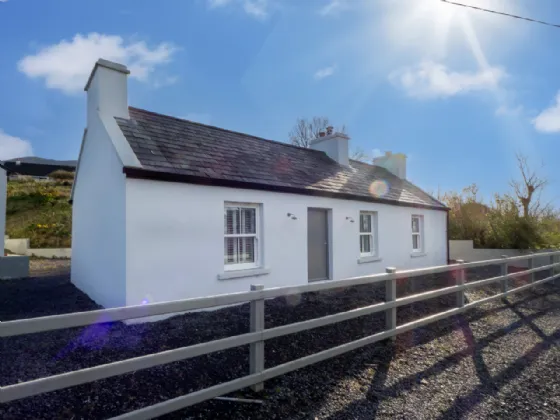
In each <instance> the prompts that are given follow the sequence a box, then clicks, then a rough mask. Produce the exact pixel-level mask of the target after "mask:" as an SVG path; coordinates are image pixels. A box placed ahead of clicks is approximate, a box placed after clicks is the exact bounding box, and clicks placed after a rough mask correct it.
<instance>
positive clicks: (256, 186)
mask: <svg viewBox="0 0 560 420" xmlns="http://www.w3.org/2000/svg"><path fill="white" fill-rule="evenodd" d="M123 173H124V174H125V175H126V177H127V178H133V179H148V180H154V181H166V182H180V183H185V184H197V185H207V186H214V187H228V188H240V189H247V190H260V191H271V192H279V193H287V194H298V195H307V196H315V197H327V198H337V199H340V200H353V201H364V202H368V203H380V204H388V205H392V206H400V207H413V208H421V209H427V210H438V211H445V212H448V211H449V208H448V207H438V206H430V205H427V204H415V203H406V202H401V201H394V200H387V199H384V198H377V197H365V196H360V195H354V194H344V193H335V192H331V191H323V190H312V189H307V188H297V187H288V186H282V185H267V184H260V183H256V182H246V181H235V180H229V179H219V178H209V177H203V176H197V175H186V174H177V173H173V172H164V171H157V170H153V169H145V168H135V167H129V166H125V167H123Z"/></svg>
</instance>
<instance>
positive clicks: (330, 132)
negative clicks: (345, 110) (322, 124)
mask: <svg viewBox="0 0 560 420" xmlns="http://www.w3.org/2000/svg"><path fill="white" fill-rule="evenodd" d="M332 133H333V126H332V125H329V126H328V127H327V135H328V136H330V135H331V134H332Z"/></svg>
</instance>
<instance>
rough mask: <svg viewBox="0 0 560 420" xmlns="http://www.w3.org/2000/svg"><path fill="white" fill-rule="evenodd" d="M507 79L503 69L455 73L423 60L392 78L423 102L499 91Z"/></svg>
mask: <svg viewBox="0 0 560 420" xmlns="http://www.w3.org/2000/svg"><path fill="white" fill-rule="evenodd" d="M505 76H506V73H505V71H504V70H503V69H501V68H498V67H490V68H488V69H486V70H479V71H477V72H474V73H473V72H454V71H450V70H448V69H447V67H445V66H444V65H443V64H439V63H435V62H433V61H423V62H421V63H420V64H419V65H417V66H415V67H406V68H404V69H401V70H398V71H394V72H392V73H391V74H390V75H389V80H391V81H392V82H393V83H394V84H395V85H397V86H399V87H400V88H402V89H403V90H404V91H405V92H406V93H407V94H408V95H409V96H411V97H415V98H421V99H430V98H444V97H449V96H454V95H459V94H462V93H468V92H473V91H483V90H493V89H496V88H497V87H498V85H499V83H500V81H501V80H502V79H503V78H504V77H505Z"/></svg>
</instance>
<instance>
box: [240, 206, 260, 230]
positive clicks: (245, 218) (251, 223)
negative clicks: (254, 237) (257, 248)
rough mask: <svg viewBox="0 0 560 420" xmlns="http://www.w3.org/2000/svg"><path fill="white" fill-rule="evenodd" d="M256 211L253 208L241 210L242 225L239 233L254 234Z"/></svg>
mask: <svg viewBox="0 0 560 420" xmlns="http://www.w3.org/2000/svg"><path fill="white" fill-rule="evenodd" d="M256 211H257V210H256V209H254V208H243V209H241V217H242V223H241V228H242V232H241V233H256V227H257V224H256Z"/></svg>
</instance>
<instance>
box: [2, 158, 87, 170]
mask: <svg viewBox="0 0 560 420" xmlns="http://www.w3.org/2000/svg"><path fill="white" fill-rule="evenodd" d="M4 162H14V163H15V162H21V163H31V164H35V165H53V166H71V167H74V168H75V167H76V165H77V164H78V161H77V160H56V159H45V158H41V157H37V156H24V157H19V158H14V159H8V160H5V161H4Z"/></svg>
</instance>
